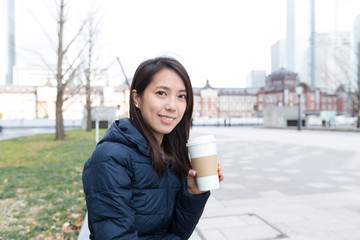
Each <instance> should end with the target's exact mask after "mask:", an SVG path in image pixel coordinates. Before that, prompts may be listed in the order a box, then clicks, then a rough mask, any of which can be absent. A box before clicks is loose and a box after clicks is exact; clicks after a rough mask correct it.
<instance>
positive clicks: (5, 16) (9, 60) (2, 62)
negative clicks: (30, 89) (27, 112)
mask: <svg viewBox="0 0 360 240" xmlns="http://www.w3.org/2000/svg"><path fill="white" fill-rule="evenodd" d="M14 16H15V0H2V1H1V4H0V52H1V54H0V84H12V83H13V66H14V65H15V19H14Z"/></svg>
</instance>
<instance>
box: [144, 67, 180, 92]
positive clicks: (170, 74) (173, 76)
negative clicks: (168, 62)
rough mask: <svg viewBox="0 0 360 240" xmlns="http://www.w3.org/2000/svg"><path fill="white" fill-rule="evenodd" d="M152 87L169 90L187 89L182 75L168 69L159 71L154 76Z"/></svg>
mask: <svg viewBox="0 0 360 240" xmlns="http://www.w3.org/2000/svg"><path fill="white" fill-rule="evenodd" d="M150 85H151V86H152V87H158V86H166V87H168V88H181V89H185V84H184V82H183V80H182V78H181V77H180V75H179V74H178V73H177V72H175V71H174V70H172V69H168V68H164V69H161V70H160V71H158V72H157V73H156V74H155V75H154V76H153V79H152V81H151V83H150ZM150 85H149V86H150Z"/></svg>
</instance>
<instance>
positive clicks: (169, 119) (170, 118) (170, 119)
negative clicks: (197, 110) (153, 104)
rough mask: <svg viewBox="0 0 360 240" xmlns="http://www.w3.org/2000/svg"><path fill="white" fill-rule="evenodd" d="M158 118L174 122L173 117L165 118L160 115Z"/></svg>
mask: <svg viewBox="0 0 360 240" xmlns="http://www.w3.org/2000/svg"><path fill="white" fill-rule="evenodd" d="M159 117H160V118H162V119H164V120H166V121H174V120H175V118H173V117H167V116H162V115H159Z"/></svg>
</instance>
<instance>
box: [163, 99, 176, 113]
mask: <svg viewBox="0 0 360 240" xmlns="http://www.w3.org/2000/svg"><path fill="white" fill-rule="evenodd" d="M165 110H167V111H172V112H174V111H176V99H175V98H169V99H168V101H167V103H166V104H165Z"/></svg>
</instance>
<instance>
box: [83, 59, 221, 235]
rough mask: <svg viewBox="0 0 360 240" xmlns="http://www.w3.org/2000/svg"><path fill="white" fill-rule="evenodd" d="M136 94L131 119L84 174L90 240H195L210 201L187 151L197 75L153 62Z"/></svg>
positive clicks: (168, 62)
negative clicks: (191, 76) (191, 239)
mask: <svg viewBox="0 0 360 240" xmlns="http://www.w3.org/2000/svg"><path fill="white" fill-rule="evenodd" d="M130 91H131V92H130V93H131V94H130V106H129V109H130V118H123V119H120V120H117V121H115V122H114V123H113V124H112V125H111V127H110V128H109V129H108V130H107V132H106V133H105V135H104V137H103V138H102V139H101V140H100V142H99V143H98V145H97V146H96V149H95V151H94V152H93V154H92V156H91V157H90V159H89V160H88V161H87V162H86V164H85V167H84V172H83V185H84V190H85V194H86V204H87V208H88V222H89V229H90V232H91V234H90V238H91V239H100V240H106V239H172V240H180V239H188V238H189V237H190V236H191V234H192V232H193V231H194V229H195V227H196V224H197V223H198V221H199V219H200V217H201V214H202V212H203V210H204V207H205V204H206V201H207V199H208V198H209V195H210V192H209V191H204V192H203V191H200V190H199V189H198V186H197V184H196V181H195V176H196V172H195V171H194V170H192V169H191V165H190V160H189V155H188V150H187V147H186V142H187V139H188V137H189V131H190V127H191V119H192V111H193V92H192V86H191V83H190V79H189V76H188V74H187V72H186V70H185V68H184V67H183V66H182V65H181V64H180V63H179V62H178V61H177V60H175V59H173V58H167V57H160V58H155V59H150V60H147V61H145V62H143V63H141V64H140V66H139V67H138V68H137V70H136V72H135V75H134V77H133V82H132V84H131V89H130ZM218 175H219V181H222V180H223V178H224V176H223V174H222V172H221V165H220V163H219V164H218Z"/></svg>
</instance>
